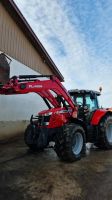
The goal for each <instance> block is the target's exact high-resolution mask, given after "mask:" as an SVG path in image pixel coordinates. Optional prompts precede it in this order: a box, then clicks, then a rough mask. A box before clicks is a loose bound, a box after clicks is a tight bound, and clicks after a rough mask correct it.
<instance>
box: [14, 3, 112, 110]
mask: <svg viewBox="0 0 112 200" xmlns="http://www.w3.org/2000/svg"><path fill="white" fill-rule="evenodd" d="M15 3H16V4H17V6H18V7H19V9H20V10H21V12H22V14H23V15H24V16H25V18H26V19H27V21H28V23H29V24H30V26H31V27H32V29H33V30H34V32H35V33H36V35H37V37H38V38H39V40H40V41H41V42H42V44H43V45H44V47H45V49H46V50H47V52H48V53H49V55H50V56H51V58H52V59H53V61H54V62H55V63H56V65H57V67H58V68H59V70H60V71H61V73H62V74H63V76H64V78H65V83H64V85H65V86H66V88H67V89H73V88H79V89H84V88H86V89H87V88H88V89H94V90H98V88H99V86H102V87H103V92H102V100H101V104H102V105H104V106H112V1H111V0H29V1H27V0H15Z"/></svg>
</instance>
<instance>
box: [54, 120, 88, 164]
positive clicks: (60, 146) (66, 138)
mask: <svg viewBox="0 0 112 200" xmlns="http://www.w3.org/2000/svg"><path fill="white" fill-rule="evenodd" d="M78 135H79V136H78ZM76 137H77V138H76ZM78 137H79V139H80V142H81V145H82V146H80V148H79V149H78V150H76V151H75V146H76V145H78ZM74 141H75V144H74ZM85 143H86V138H85V131H84V129H83V128H82V127H81V126H80V125H77V124H67V125H65V126H64V127H63V130H62V131H60V132H59V133H58V134H56V138H55V151H56V153H57V156H58V157H59V158H60V159H61V160H64V161H68V162H73V161H76V160H79V159H80V158H81V156H82V155H84V153H85V149H86V146H85ZM77 148H78V147H77Z"/></svg>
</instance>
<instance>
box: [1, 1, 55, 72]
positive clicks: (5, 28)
mask: <svg viewBox="0 0 112 200" xmlns="http://www.w3.org/2000/svg"><path fill="white" fill-rule="evenodd" d="M0 51H2V52H5V53H6V54H8V55H9V56H11V57H13V58H14V59H16V60H18V61H20V62H21V63H23V64H24V65H26V66H28V67H30V68H32V69H34V70H35V71H38V72H39V73H41V74H53V73H52V71H51V70H50V68H49V66H47V65H46V64H45V63H44V62H43V60H42V59H41V57H40V56H39V54H38V53H37V51H36V50H35V48H34V47H33V46H32V44H31V43H30V42H29V40H28V39H27V38H26V37H25V35H24V34H23V32H22V31H21V30H20V29H19V27H18V26H17V24H16V23H15V22H14V20H13V19H12V18H11V17H10V15H9V14H8V13H7V11H6V10H5V9H4V7H3V6H2V5H1V3H0Z"/></svg>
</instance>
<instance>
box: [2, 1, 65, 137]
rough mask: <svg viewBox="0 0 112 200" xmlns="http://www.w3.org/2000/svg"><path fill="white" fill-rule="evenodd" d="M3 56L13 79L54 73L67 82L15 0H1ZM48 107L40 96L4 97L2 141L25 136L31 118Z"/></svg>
mask: <svg viewBox="0 0 112 200" xmlns="http://www.w3.org/2000/svg"><path fill="white" fill-rule="evenodd" d="M0 53H4V54H5V55H6V56H7V57H8V58H9V60H10V77H11V76H13V75H19V74H46V75H49V74H52V75H56V76H57V77H58V78H59V79H60V81H63V76H62V74H61V73H60V71H59V70H58V68H57V66H56V65H55V63H54V62H53V60H52V59H51V57H50V56H49V54H48V53H47V51H46V50H45V48H44V47H43V45H42V44H41V42H40V41H39V39H38V38H37V36H36V35H35V33H34V32H33V30H32V29H31V27H30V25H29V24H28V23H27V21H26V19H25V18H24V16H23V15H22V13H21V12H20V10H19V9H18V7H17V6H16V4H15V3H14V2H13V1H12V0H1V1H0ZM0 73H1V74H0V76H2V71H0ZM44 108H45V105H44V103H43V102H42V100H41V99H40V97H39V96H37V95H36V94H27V95H18V96H0V139H1V140H2V139H3V140H4V139H5V138H6V137H9V136H10V137H11V136H13V135H15V134H18V133H21V132H22V131H23V129H24V128H25V127H26V124H27V123H28V119H29V118H30V115H31V114H32V113H37V112H38V111H39V110H41V109H44Z"/></svg>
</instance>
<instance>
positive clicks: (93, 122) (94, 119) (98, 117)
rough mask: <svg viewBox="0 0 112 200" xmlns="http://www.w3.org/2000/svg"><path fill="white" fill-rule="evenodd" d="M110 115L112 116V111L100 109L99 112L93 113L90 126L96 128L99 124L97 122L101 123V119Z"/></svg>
mask: <svg viewBox="0 0 112 200" xmlns="http://www.w3.org/2000/svg"><path fill="white" fill-rule="evenodd" d="M108 114H111V115H112V110H109V109H108V110H106V109H100V110H96V112H95V113H94V115H93V117H92V120H91V125H93V126H96V125H98V124H99V122H100V121H101V119H102V118H103V117H104V116H106V115H108Z"/></svg>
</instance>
